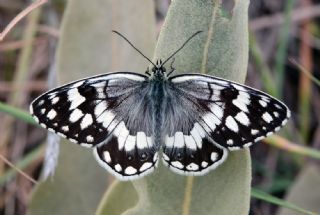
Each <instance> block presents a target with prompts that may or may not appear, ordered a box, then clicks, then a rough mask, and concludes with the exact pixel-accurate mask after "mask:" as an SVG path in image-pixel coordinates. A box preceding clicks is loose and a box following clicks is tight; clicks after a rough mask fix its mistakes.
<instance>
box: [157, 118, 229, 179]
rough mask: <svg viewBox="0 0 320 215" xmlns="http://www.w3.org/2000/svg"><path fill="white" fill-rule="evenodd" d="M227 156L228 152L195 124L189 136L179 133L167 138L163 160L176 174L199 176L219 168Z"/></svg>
mask: <svg viewBox="0 0 320 215" xmlns="http://www.w3.org/2000/svg"><path fill="white" fill-rule="evenodd" d="M227 156H228V151H227V150H226V149H225V148H223V147H218V146H217V145H215V144H214V143H213V141H212V140H210V139H209V138H208V136H207V135H206V134H205V131H203V129H202V128H201V127H200V126H199V124H198V123H195V126H194V128H193V129H192V130H191V132H190V133H189V134H184V133H183V132H181V131H177V132H175V133H174V134H173V135H172V136H169V135H167V136H166V138H165V145H164V147H163V157H162V158H163V161H164V163H165V164H166V165H167V166H168V167H169V168H170V169H172V170H173V171H174V172H177V173H179V174H182V175H195V176H199V175H204V174H206V173H207V172H208V171H210V170H212V169H215V168H216V167H218V166H219V165H220V164H222V163H223V162H224V160H225V159H226V158H227Z"/></svg>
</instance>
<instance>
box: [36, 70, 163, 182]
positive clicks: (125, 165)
mask: <svg viewBox="0 0 320 215" xmlns="http://www.w3.org/2000/svg"><path fill="white" fill-rule="evenodd" d="M147 103H148V84H147V82H146V76H143V75H139V74H135V73H124V72H123V73H111V74H106V75H100V76H96V77H91V78H87V79H83V80H80V81H76V82H73V83H70V84H67V85H64V86H62V87H59V88H56V89H54V90H51V91H49V92H47V93H45V94H43V95H41V96H40V97H38V98H37V99H35V100H34V101H33V102H32V104H31V106H30V112H31V113H32V115H33V117H34V119H35V120H36V121H37V122H39V124H40V125H41V126H42V127H45V128H47V129H48V130H49V131H52V132H55V133H57V134H58V135H60V136H62V137H65V138H67V139H69V140H70V141H71V142H74V143H78V144H80V145H82V146H87V147H95V149H94V155H95V157H96V159H97V160H98V162H99V164H101V165H102V166H103V167H104V168H106V169H108V170H110V171H111V173H113V174H114V175H115V176H116V177H118V178H119V179H122V180H127V179H131V178H136V177H140V176H143V175H145V174H147V173H149V172H151V171H152V170H153V169H154V167H155V165H156V163H157V150H156V149H155V147H154V144H153V140H152V133H151V130H150V128H151V125H150V123H151V122H150V120H151V114H152V113H151V110H150V106H149V105H147Z"/></svg>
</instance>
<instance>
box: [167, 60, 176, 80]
mask: <svg viewBox="0 0 320 215" xmlns="http://www.w3.org/2000/svg"><path fill="white" fill-rule="evenodd" d="M174 61H175V58H172V61H171V64H170V68H171V71H170V72H169V73H168V76H170V75H171V73H173V72H175V71H176V69H175V68H174V67H173V64H174Z"/></svg>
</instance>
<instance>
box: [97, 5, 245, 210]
mask: <svg viewBox="0 0 320 215" xmlns="http://www.w3.org/2000/svg"><path fill="white" fill-rule="evenodd" d="M248 4H249V2H248V1H247V0H241V1H240V0H239V1H236V2H235V8H234V11H233V16H232V18H231V20H228V19H226V18H224V17H221V16H220V15H219V14H220V9H219V7H218V6H217V5H214V4H213V3H212V1H208V0H204V1H199V0H188V1H185V0H175V1H172V3H171V6H170V9H169V11H168V15H167V17H166V20H165V24H164V26H163V30H162V31H161V33H160V36H159V40H158V44H157V47H156V51H155V57H154V59H159V58H161V59H166V58H167V57H168V56H170V54H171V53H173V52H174V51H175V50H176V49H177V48H178V47H179V46H180V45H181V44H182V43H183V42H184V41H185V40H186V39H187V38H188V37H190V36H191V35H192V34H193V33H195V32H196V31H199V30H202V31H203V33H202V34H201V35H199V36H197V37H196V38H194V39H193V40H192V41H191V42H190V43H188V44H187V46H186V47H185V48H184V49H183V50H181V51H180V52H179V53H178V54H177V55H176V60H175V64H174V67H175V68H176V69H177V72H178V73H179V72H201V73H208V74H211V75H217V76H220V77H223V78H227V79H231V80H235V81H238V82H243V81H244V78H245V75H246V69H247V61H248ZM250 182H251V160H250V155H249V152H248V151H247V150H242V151H238V152H232V153H230V155H229V157H228V159H227V161H226V162H225V163H224V164H223V165H221V166H220V167H219V168H217V169H216V170H214V171H211V172H210V173H209V174H208V175H206V176H202V177H185V176H180V175H177V174H175V173H173V172H171V171H170V170H168V168H166V167H163V166H162V164H161V162H160V165H159V168H158V169H157V170H156V171H155V173H153V174H151V175H150V176H147V177H145V178H143V179H141V180H137V181H133V182H132V184H133V186H134V188H135V190H136V192H137V193H138V197H139V199H138V202H137V204H136V205H135V206H134V207H132V208H130V209H128V210H127V211H126V212H124V213H122V214H125V215H135V214H139V215H141V214H142V215H143V214H169V215H170V214H212V213H214V214H219V215H220V214H222V215H223V214H228V215H230V214H237V215H238V214H240V215H241V214H248V213H249V203H250ZM118 186H121V184H119V185H117V187H118ZM115 187H116V186H115ZM118 190H119V188H118ZM122 190H124V189H122ZM111 192H114V193H115V192H116V191H112V190H110V191H109V193H111ZM131 192H133V191H132V190H131V189H130V194H129V193H127V192H123V193H122V194H121V193H117V197H118V198H117V199H122V198H124V197H125V196H127V195H133V194H132V193H131ZM115 204H117V200H115V198H112V199H111V198H105V199H104V202H101V205H100V207H99V208H100V211H104V212H105V213H106V212H109V213H110V214H112V211H111V208H110V205H115ZM108 207H109V209H110V210H108ZM123 207H124V208H123V209H122V211H125V209H126V208H129V207H130V206H129V205H124V206H123ZM101 208H103V210H101ZM98 214H99V215H100V214H103V213H97V215H98ZM119 214H120V213H119Z"/></svg>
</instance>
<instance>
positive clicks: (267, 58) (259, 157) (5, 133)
mask: <svg viewBox="0 0 320 215" xmlns="http://www.w3.org/2000/svg"><path fill="white" fill-rule="evenodd" d="M238 1H240V0H238ZM121 2H123V3H122V4H121V5H120V4H119V6H118V7H121V8H126V7H129V5H130V4H128V3H125V2H124V1H121ZM138 2H139V3H137V4H138V5H141V8H142V9H145V8H144V7H145V4H144V3H141V1H138ZM29 4H30V1H22V0H0V30H2V29H4V28H5V26H7V25H8V23H9V22H10V21H11V20H12V19H13V18H14V17H15V16H16V15H17V14H18V13H19V12H20V11H22V10H23V9H24V8H26V7H27V6H28V5H29ZM233 5H234V2H233V1H231V0H230V1H223V10H224V13H223V15H224V16H225V17H231V16H232V14H233V13H232V8H233ZM154 6H155V7H154V9H153V7H148V13H151V14H152V15H154V17H155V22H156V23H154V27H153V29H151V30H150V31H152V32H156V35H158V34H159V32H160V30H161V27H162V26H163V22H164V19H165V17H166V15H167V11H168V9H169V7H170V1H169V0H154ZM65 8H66V2H65V1H61V0H53V1H51V2H50V3H48V4H46V5H45V6H43V7H42V8H41V9H39V10H37V11H34V12H33V13H31V14H29V15H28V16H27V17H25V19H23V20H22V21H21V22H20V23H18V24H17V25H16V26H15V27H14V28H13V29H12V30H11V32H10V33H9V34H8V35H7V36H6V38H5V39H4V40H3V41H0V120H1V123H0V154H1V157H3V158H6V159H7V160H9V161H10V162H11V163H12V164H14V166H15V167H16V168H19V169H21V170H23V171H24V173H26V174H28V175H29V176H31V177H32V178H34V179H36V180H37V181H39V180H40V173H41V168H42V164H43V162H42V161H43V156H44V150H43V148H44V147H43V143H44V142H45V141H46V131H45V130H43V129H39V128H38V127H37V126H34V125H35V124H34V121H33V120H32V119H31V118H30V116H29V115H28V113H27V112H26V111H27V110H28V105H29V103H30V102H31V101H32V99H33V98H35V97H36V96H38V95H40V94H41V93H42V92H45V91H46V90H47V89H49V88H52V86H53V85H52V77H51V79H50V78H49V80H50V81H51V82H49V85H48V77H50V75H49V74H51V73H52V71H53V72H54V71H55V68H54V66H55V64H54V63H55V52H56V47H57V42H61V41H60V40H59V36H60V29H61V28H60V26H61V25H63V23H61V21H62V17H63V14H64V11H65ZM130 9H132V8H128V9H127V10H130ZM124 11H125V10H124ZM69 12H70V11H69ZM81 12H82V13H83V17H82V19H81V20H79V21H80V22H85V21H87V20H86V19H85V17H90V14H86V9H85V8H84V9H83V11H81ZM100 16H101V17H103V16H104V15H103V14H101V15H100ZM105 16H106V17H108V16H110V14H106V15H105ZM319 16H320V2H319V1H318V0H313V1H312V0H296V1H295V0H288V1H277V0H254V1H252V2H251V4H250V7H249V29H250V42H249V49H250V52H249V53H250V59H249V66H248V74H247V78H246V84H247V85H249V86H252V87H255V88H258V89H261V90H263V91H265V92H267V93H269V94H271V95H274V96H276V97H278V98H280V99H281V100H283V101H284V103H286V104H287V105H288V107H289V108H290V109H291V110H292V113H293V114H292V115H293V116H292V119H291V120H290V121H289V123H288V125H287V126H286V127H285V128H284V129H282V131H281V132H279V133H278V134H277V135H279V136H273V137H271V138H269V139H267V140H265V141H262V142H261V143H260V144H256V145H255V146H253V147H251V157H252V187H254V188H255V189H253V190H252V195H251V197H252V198H251V205H250V214H257V215H260V214H262V215H265V214H279V215H285V214H311V212H315V213H320V204H319V202H320V196H319V193H320V191H319V181H320V174H319V173H320V168H319V148H320V123H319V122H320V94H319V89H320V88H319V87H320V86H319V79H320V72H319V69H318V68H319V62H320V61H319V60H318V59H319V49H320V42H319V41H320V40H319V36H320V33H319V32H320V30H319V29H320V28H319V26H320V23H319ZM125 17H130V13H129V15H128V14H126V16H125ZM102 19H103V18H102ZM112 19H115V20H116V21H114V22H118V26H122V28H123V27H124V26H125V24H123V23H125V22H126V20H125V19H124V18H123V16H120V15H119V16H114V17H112ZM118 26H113V27H114V28H115V29H116V30H120V31H123V32H130V34H129V35H128V37H129V38H130V39H131V40H133V42H135V41H139V38H140V39H141V38H143V35H142V34H143V33H144V32H142V30H139V29H137V28H138V27H137V26H135V29H130V30H129V29H121V27H119V28H118ZM101 28H102V29H100V30H101V32H103V31H105V32H106V33H107V31H108V29H107V27H106V26H101ZM89 33H92V32H90V31H89V30H88V29H83V31H82V33H81V34H89ZM81 34H80V35H77V36H80V37H81ZM102 35H103V34H102ZM148 35H149V36H151V35H152V33H149V34H148ZM169 35H170V34H169ZM172 35H174V33H172ZM175 36H177V35H175ZM151 37H152V36H151ZM99 39H101V41H102V43H103V37H102V38H99ZM169 42H170V41H169ZM83 45H84V46H85V45H87V46H88V45H90V44H85V43H84V44H83ZM109 45H110V44H109V43H108V38H107V36H105V44H104V45H103V46H101V47H102V48H106V47H108V46H109ZM150 46H153V43H152V42H151V43H150V44H148V45H146V46H145V47H144V46H142V47H141V46H140V48H142V51H143V52H144V53H146V54H148V56H152V49H153V48H154V47H150ZM124 47H125V45H121V46H118V50H117V51H119V52H121V53H120V54H122V55H126V53H127V52H123V51H124V50H126V51H127V49H125V48H124ZM94 48H97V47H94ZM98 48H99V47H98ZM102 48H101V49H102ZM78 49H79V50H81V51H79V54H80V55H81V54H82V56H84V54H83V53H81V52H86V50H88V49H90V47H86V49H85V48H82V49H80V48H78ZM128 50H129V49H128ZM150 50H151V51H150ZM100 51H101V50H100ZM168 51H169V50H168ZM94 52H95V50H90V53H94ZM129 52H131V51H129ZM97 53H98V52H97ZM109 54H110V53H106V55H105V56H103V55H101V53H99V58H98V59H99V60H100V61H102V62H104V64H105V65H100V64H99V66H97V67H95V68H91V70H92V69H93V70H95V71H93V72H101V70H102V71H105V72H106V71H109V70H110V69H123V68H125V69H126V67H120V65H124V64H123V62H117V61H116V60H115V59H113V62H111V61H110V60H111V58H108V56H109ZM118 54H119V53H118ZM131 54H132V53H130V56H131ZM134 55H136V57H137V58H135V59H137V61H138V62H137V63H136V65H133V66H134V67H135V68H133V69H132V70H133V71H135V70H137V69H138V68H139V69H140V67H139V66H138V65H144V64H141V62H143V59H142V60H141V59H139V58H140V57H139V56H138V54H134ZM128 56H129V55H128ZM128 56H126V57H128ZM65 57H66V58H67V57H68V56H67V55H66V56H65ZM98 59H97V60H98ZM101 59H108V63H106V61H103V60H101ZM58 60H60V61H61V60H63V59H58ZM65 60H68V59H65ZM89 60H90V59H84V60H83V61H81V62H82V63H83V65H85V63H86V62H87V61H89ZM91 60H92V59H91ZM134 62H136V61H135V60H134ZM293 62H297V63H293ZM130 63H132V62H130ZM178 63H179V62H178ZM106 64H108V65H106ZM88 65H89V64H88ZM110 65H112V66H113V67H111V66H110ZM119 67H120V68H119ZM78 68H81V66H79V65H78ZM85 68H90V67H85ZM141 68H142V67H141ZM60 69H61V68H60ZM73 69H74V68H73ZM142 69H145V68H142ZM183 69H184V68H183ZM96 70H99V71H96ZM140 70H141V69H140ZM141 71H144V70H141ZM81 72H83V71H79V74H78V75H80V74H81ZM75 74H76V73H75ZM67 75H70V74H67ZM87 75H89V74H87ZM76 76H77V74H76V75H75V76H73V77H72V76H70V77H67V78H64V79H63V81H67V80H69V81H70V80H72V79H73V78H75V77H76ZM62 145H64V144H62ZM62 147H64V146H62ZM66 147H69V146H66ZM66 150H70V149H66ZM76 150H77V149H76ZM79 151H81V149H79ZM61 153H62V154H63V151H62V152H61ZM77 153H78V152H76V153H75V154H77ZM79 154H81V155H80V157H81V156H82V155H83V154H82V152H79ZM62 156H63V155H62ZM83 156H87V155H83ZM85 158H87V157H85ZM74 159H79V158H77V157H76V156H75V157H74ZM88 159H91V157H90V156H88ZM92 160H93V158H92ZM60 165H62V166H63V163H61V162H60ZM70 165H71V164H70ZM73 165H74V166H76V165H78V164H77V163H74V164H73ZM88 165H90V164H88ZM71 167H72V165H71V166H66V168H71ZM58 168H60V167H59V166H58ZM58 172H59V170H57V174H59V173H58ZM89 172H90V171H89ZM89 172H88V173H89ZM82 173H83V172H82ZM89 174H97V177H98V175H99V176H100V177H101V175H103V174H104V173H101V174H100V173H89ZM231 176H232V174H231ZM68 179H70V178H68V177H65V178H61V179H59V180H57V179H55V178H54V177H53V181H54V180H56V182H57V183H59V182H61V180H68ZM50 180H51V179H49V181H50ZM104 181H105V183H106V185H105V187H103V188H101V189H102V190H101V193H100V197H95V198H97V199H100V198H102V193H104V191H105V190H108V192H107V193H106V194H105V196H104V197H103V198H106V196H107V197H108V196H110V195H114V196H113V197H114V198H115V196H117V195H119V196H123V195H120V194H121V192H122V194H123V193H124V194H125V193H126V191H128V190H129V191H130V190H131V191H132V192H134V189H133V187H132V185H131V183H130V184H125V185H123V186H119V184H117V183H116V184H113V185H112V187H111V189H107V188H106V187H107V186H108V184H109V183H110V181H112V180H111V179H110V180H107V179H106V178H100V179H99V183H104ZM71 182H72V181H71ZM86 182H87V181H85V180H83V181H77V182H76V183H75V185H79V186H81V185H80V184H81V183H84V184H85V183H86ZM46 183H48V182H46ZM61 183H62V182H61ZM87 183H88V182H87ZM0 186H1V190H0V192H1V194H0V214H6V215H7V214H8V215H11V214H26V213H27V212H28V205H29V202H30V199H31V197H32V193H33V191H34V189H35V184H34V183H33V182H32V181H30V180H29V179H28V178H26V177H25V176H24V175H21V174H20V173H19V172H18V171H17V169H15V168H12V166H10V165H8V163H7V162H5V160H4V159H1V160H0ZM70 186H72V185H70ZM70 186H69V189H68V187H63V189H66V191H67V192H69V193H72V192H74V193H73V194H74V195H77V194H78V193H77V192H75V189H76V188H73V189H71V188H70ZM53 188H55V187H53ZM132 192H130V196H132V198H135V197H136V196H137V194H136V193H132ZM110 193H111V194H110ZM112 193H113V194H112ZM114 193H117V195H115V194H114ZM78 195H80V194H78ZM49 197H50V196H49ZM132 198H130V199H131V200H132ZM115 199H116V198H115ZM81 201H82V200H81ZM191 201H192V200H191ZM38 203H39V204H42V202H41V201H39V202H38ZM62 203H63V201H62V202H61V204H62ZM87 203H88V204H90V202H87ZM108 203H112V201H109V202H106V204H107V205H108ZM191 203H192V202H191ZM80 204H82V203H80ZM94 204H95V205H93V204H90V207H92V208H96V207H98V204H99V202H94ZM134 204H135V202H130V201H128V202H127V204H126V206H132V205H134ZM226 204H228V203H227V202H226ZM83 206H84V207H86V205H83ZM109 206H110V207H111V206H114V207H115V209H114V210H113V211H117V213H118V214H121V212H122V211H123V210H122V209H123V208H117V207H116V205H114V204H111V205H110V204H109ZM52 207H53V208H54V207H59V206H57V205H53V206H52ZM48 208H50V207H48ZM87 208H89V206H88V207H87ZM284 208H291V209H290V210H288V209H284ZM104 209H105V205H100V206H99V208H98V212H97V213H100V212H101V211H103V210H104ZM292 209H293V210H292ZM48 210H54V209H48ZM83 213H86V212H84V211H83ZM87 213H90V212H87ZM93 213H94V212H92V213H91V214H93Z"/></svg>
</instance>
